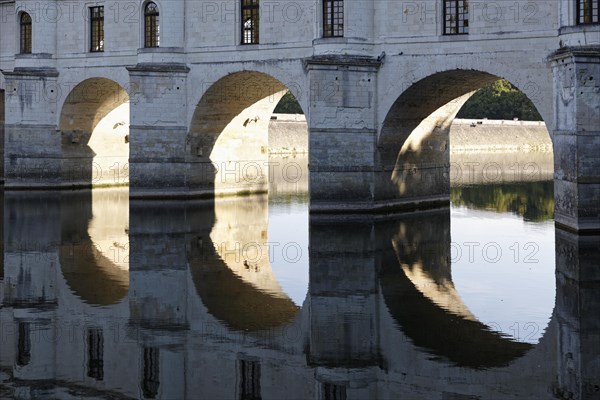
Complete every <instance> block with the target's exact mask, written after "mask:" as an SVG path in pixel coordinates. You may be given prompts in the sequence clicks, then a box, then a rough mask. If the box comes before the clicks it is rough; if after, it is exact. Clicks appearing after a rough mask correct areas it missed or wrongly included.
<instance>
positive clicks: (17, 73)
mask: <svg viewBox="0 0 600 400" xmlns="http://www.w3.org/2000/svg"><path fill="white" fill-rule="evenodd" d="M0 72H2V74H3V75H4V76H6V77H26V76H33V77H39V78H56V77H58V75H59V72H58V70H56V69H55V68H15V69H14V70H13V71H1V70H0Z"/></svg>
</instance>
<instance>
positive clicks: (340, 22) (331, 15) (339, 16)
mask: <svg viewBox="0 0 600 400" xmlns="http://www.w3.org/2000/svg"><path fill="white" fill-rule="evenodd" d="M343 36H344V0H323V37H343Z"/></svg>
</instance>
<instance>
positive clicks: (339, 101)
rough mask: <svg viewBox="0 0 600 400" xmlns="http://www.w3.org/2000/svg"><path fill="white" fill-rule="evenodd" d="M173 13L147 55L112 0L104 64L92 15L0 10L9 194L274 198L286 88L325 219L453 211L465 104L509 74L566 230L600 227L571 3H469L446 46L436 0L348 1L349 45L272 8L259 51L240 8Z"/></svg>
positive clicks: (591, 118)
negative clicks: (527, 112) (113, 187)
mask: <svg viewBox="0 0 600 400" xmlns="http://www.w3.org/2000/svg"><path fill="white" fill-rule="evenodd" d="M163 3H164V2H161V1H158V2H157V4H158V7H159V10H160V47H158V48H144V47H143V10H142V9H141V4H140V5H139V6H138V5H136V4H131V3H127V4H125V3H123V4H121V3H115V4H110V5H109V4H105V26H104V30H105V41H104V52H99V53H96V52H90V51H89V50H90V46H89V45H90V43H89V39H90V25H89V20H88V18H87V16H88V13H89V9H88V7H89V4H87V3H84V2H77V1H75V2H61V1H56V0H52V1H49V2H45V3H36V2H31V1H17V2H10V1H2V2H1V3H0V69H1V70H2V76H0V90H2V91H4V93H5V96H4V97H5V100H4V103H5V107H4V108H5V111H6V112H5V122H4V125H5V137H6V138H5V139H6V140H5V142H6V146H5V148H4V160H5V170H6V171H5V175H6V182H5V186H6V187H7V188H10V187H26V186H39V185H56V184H61V185H63V186H73V185H84V184H123V183H126V180H127V175H128V174H129V175H130V176H131V182H130V184H131V188H132V195H134V196H136V195H140V196H141V195H144V196H145V195H157V196H168V195H171V194H172V195H177V196H179V195H185V196H191V195H209V196H210V195H214V194H233V193H239V192H252V191H263V190H266V187H267V179H268V174H266V173H265V170H266V169H263V168H257V167H256V166H257V165H258V166H259V167H260V166H261V165H264V163H265V162H267V157H268V147H269V143H268V135H267V134H266V132H267V130H268V125H269V121H270V116H271V114H272V111H273V109H274V108H275V105H276V104H277V101H279V99H280V98H281V96H282V95H283V94H284V93H285V90H286V89H290V90H291V91H292V92H293V93H294V95H295V96H296V97H297V98H298V100H299V102H300V104H301V106H302V108H303V109H304V111H305V112H306V115H307V125H308V131H309V137H310V138H309V147H310V152H311V155H310V169H311V171H312V174H311V178H310V180H311V192H312V195H311V207H312V208H313V210H315V211H316V210H319V209H321V210H329V211H335V210H337V211H340V210H346V211H347V210H348V209H356V210H366V209H370V210H375V209H380V208H382V207H383V208H387V207H393V206H402V207H404V206H407V205H410V204H411V203H412V204H415V205H416V204H418V205H419V206H423V205H426V204H427V203H429V204H430V205H439V204H440V202H441V203H443V202H445V201H447V196H448V182H449V177H448V168H449V165H448V164H449V163H448V145H447V144H448V143H447V142H448V140H447V136H448V135H447V127H448V123H449V122H450V121H451V120H452V118H453V117H454V115H455V112H456V111H457V110H458V109H459V108H460V106H461V104H462V103H461V102H462V101H463V100H464V98H462V96H463V95H464V96H468V94H469V93H470V92H472V91H473V90H476V89H478V88H480V87H482V86H483V85H485V84H487V83H490V82H492V81H494V80H496V79H498V78H504V79H507V80H508V81H510V82H511V83H512V84H514V85H515V86H516V87H518V88H519V89H521V90H522V91H523V92H524V93H525V94H526V95H527V96H528V97H529V98H530V99H531V100H532V101H533V103H534V105H535V106H536V107H537V109H538V111H539V112H540V114H541V115H542V117H543V118H544V120H545V121H546V123H547V126H548V129H549V131H550V132H551V135H552V139H553V142H554V149H555V152H556V160H557V161H556V171H555V172H556V176H557V178H556V179H557V185H556V187H557V204H558V205H557V215H558V216H559V217H558V220H559V221H562V222H560V223H561V224H563V225H566V226H569V227H570V228H572V229H577V230H579V229H592V230H593V229H598V225H599V224H600V222H599V219H600V217H599V216H598V206H597V205H595V204H598V203H600V202H598V201H597V200H598V198H597V193H598V188H597V186H598V184H599V181H598V174H597V172H595V171H594V168H597V165H598V158H597V153H599V152H598V151H597V147H598V141H597V137H598V126H600V121H599V116H600V105H599V102H598V98H599V96H598V93H599V92H598V90H599V89H598V81H599V80H600V77H599V76H598V74H599V73H600V72H599V69H600V63H599V62H598V56H597V53H598V49H597V46H598V45H600V36H599V34H600V28H599V27H598V26H597V25H589V26H587V25H586V26H574V25H575V18H574V15H575V14H574V2H573V1H561V2H557V1H555V0H536V1H515V2H496V3H489V2H470V3H469V4H470V10H469V18H470V20H469V33H468V34H466V35H445V34H444V32H443V24H442V22H441V21H442V20H443V10H442V2H441V1H439V0H425V1H421V2H393V1H372V0H371V1H346V2H345V3H344V7H345V9H344V13H345V18H344V37H335V38H326V37H323V20H322V15H321V14H322V8H321V5H320V3H318V2H316V1H301V2H297V1H293V0H283V1H279V2H261V6H260V7H261V20H260V24H259V26H260V31H259V42H260V43H259V44H253V45H241V44H240V43H241V41H242V40H241V39H242V37H241V35H242V26H241V20H240V14H239V13H240V9H239V1H234V0H227V1H224V2H221V3H218V4H217V3H210V2H203V1H186V0H180V1H174V2H171V3H172V4H171V3H169V5H168V6H167V4H166V3H165V4H163ZM22 11H25V12H28V13H30V15H31V16H32V19H33V21H34V23H33V38H34V39H33V48H32V53H31V54H18V53H19V51H20V49H19V48H18V44H19V40H18V38H17V37H16V35H17V34H18V32H19V29H18V28H19V26H18V21H19V15H20V14H19V13H20V12H22ZM576 46H581V48H579V49H578V48H577V47H576ZM557 49H560V50H559V51H558V52H557ZM569 51H571V52H572V53H573V54H576V55H575V56H573V57H571V56H568V53H569ZM553 52H557V53H556V54H555V55H554V57H553V58H552V59H553V60H554V69H553V66H552V65H551V63H547V62H546V60H548V57H549V56H550V55H551V54H552V53H553ZM84 82H87V83H88V84H89V83H90V82H91V83H94V82H95V83H97V84H98V83H101V86H102V87H103V88H104V89H105V90H106V91H107V92H109V93H112V94H113V96H111V97H112V98H114V95H115V94H116V97H117V98H119V100H122V101H121V102H120V103H119V102H118V101H117V102H110V101H109V102H107V101H108V99H107V98H105V97H104V94H103V92H102V91H100V93H96V92H95V91H93V90H82V87H81V86H79V85H80V84H82V83H84ZM111 82H112V83H111ZM86 85H87V84H84V86H83V87H86ZM81 95H84V96H81ZM86 96H87V98H86ZM89 97H91V98H89ZM74 98H76V99H75V100H73V99H74ZM77 98H81V99H80V100H79V99H77ZM126 99H129V110H130V117H129V121H127V122H128V123H129V124H130V125H131V128H129V126H127V124H122V125H121V124H119V123H120V122H121V121H118V120H116V121H114V122H113V126H112V127H110V126H109V127H108V128H105V132H104V133H100V132H99V131H98V129H97V127H96V125H98V121H99V120H100V119H102V117H103V116H107V115H108V114H109V113H111V112H113V110H111V107H112V106H116V105H118V104H122V103H123V102H126V101H127V100H126ZM436 113H437V114H436ZM125 130H127V131H128V132H129V135H127V134H126V133H124V132H125ZM57 132H58V133H57ZM98 137H101V138H100V139H98ZM88 140H89V142H88ZM113 141H119V143H118V145H117V144H112V143H113ZM84 142H86V143H84ZM86 146H87V147H86ZM561 146H562V148H561ZM97 150H98V151H97ZM128 152H129V157H130V160H129V161H130V163H129V164H130V165H127V163H126V161H125V160H126V158H127V153H128ZM573 154H576V155H573ZM116 164H118V165H119V167H118V168H114V166H115V165H116ZM211 164H217V165H216V169H218V170H219V171H220V173H215V171H214V169H215V168H212V170H211ZM40 168H41V170H42V172H41V173H40V172H39V171H40ZM98 170H101V171H102V173H101V175H100V177H99V178H94V177H96V176H97V175H98V174H97V172H96V171H98ZM107 170H108V173H107ZM113 170H116V172H113ZM206 171H208V172H206ZM223 171H225V172H226V173H225V174H224V175H223ZM251 171H254V172H251ZM573 184H575V185H576V186H575V187H574V186H573ZM561 190H563V191H561ZM136 193H137V194H136ZM349 204H353V205H352V206H349Z"/></svg>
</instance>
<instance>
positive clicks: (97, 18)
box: [89, 6, 104, 53]
mask: <svg viewBox="0 0 600 400" xmlns="http://www.w3.org/2000/svg"><path fill="white" fill-rule="evenodd" d="M89 10H90V11H89V12H90V49H89V51H90V53H103V52H104V6H91V7H89ZM95 11H98V14H95Z"/></svg>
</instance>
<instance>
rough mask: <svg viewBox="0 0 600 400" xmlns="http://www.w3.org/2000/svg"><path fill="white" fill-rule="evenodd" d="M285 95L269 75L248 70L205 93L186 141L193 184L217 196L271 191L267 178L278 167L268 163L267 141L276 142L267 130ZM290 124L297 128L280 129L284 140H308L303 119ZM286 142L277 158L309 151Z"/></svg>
mask: <svg viewBox="0 0 600 400" xmlns="http://www.w3.org/2000/svg"><path fill="white" fill-rule="evenodd" d="M287 92H288V88H287V87H286V86H285V85H284V84H283V83H281V82H280V81H278V80H277V79H275V78H272V77H270V76H269V75H266V74H263V73H259V72H250V71H244V72H238V73H234V74H230V75H227V76H226V77H224V78H222V79H220V80H219V81H217V82H216V83H214V84H213V85H212V86H211V87H210V88H209V89H208V90H207V91H206V92H205V93H204V95H203V96H202V98H201V100H200V102H199V103H198V105H197V107H196V110H195V112H194V115H193V118H192V121H191V123H190V130H189V134H188V137H187V140H186V151H187V157H189V159H190V161H191V162H193V163H194V164H195V165H196V166H195V167H194V168H195V169H196V173H194V174H192V176H191V177H190V179H191V180H195V181H196V182H195V183H196V186H197V187H198V188H199V189H200V190H201V191H205V192H207V193H214V194H215V195H216V196H220V195H227V194H247V193H264V192H267V191H268V189H269V179H270V177H269V175H270V174H272V173H273V171H274V169H273V168H274V167H277V166H272V165H270V164H269V154H270V143H269V141H270V140H275V139H274V138H273V137H271V138H270V136H269V130H270V127H272V123H273V120H272V118H273V111H274V109H275V107H276V106H277V104H278V103H279V101H280V100H281V99H282V97H283V96H284V95H285V94H286V93H287ZM275 121H277V120H275ZM292 122H296V124H295V125H294V126H293V127H292V128H291V129H289V130H286V129H285V128H282V129H280V132H281V131H283V132H282V133H281V136H286V135H287V136H288V137H290V138H291V137H295V138H297V137H300V138H302V139H304V138H306V137H307V135H308V134H307V131H308V129H307V128H306V124H305V120H304V119H303V118H302V117H299V118H298V119H297V120H296V121H292ZM275 136H276V135H275ZM282 142H285V140H283V141H280V142H278V143H277V144H276V146H277V147H276V148H274V150H276V151H275V153H279V154H281V153H283V151H282V150H288V151H289V153H290V154H300V153H305V152H306V150H307V149H306V148H303V149H301V150H300V151H298V150H297V149H295V147H294V146H293V140H292V139H290V140H289V143H292V147H294V149H289V146H287V145H285V144H282ZM303 143H306V142H303ZM299 146H301V145H299ZM302 146H304V145H302ZM306 147H307V146H306ZM289 172H290V173H291V171H289Z"/></svg>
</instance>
